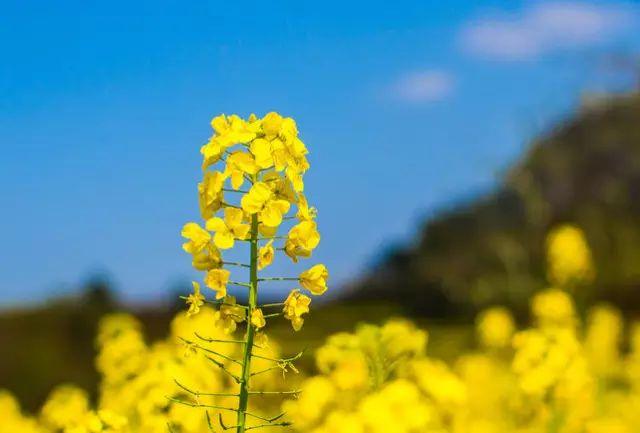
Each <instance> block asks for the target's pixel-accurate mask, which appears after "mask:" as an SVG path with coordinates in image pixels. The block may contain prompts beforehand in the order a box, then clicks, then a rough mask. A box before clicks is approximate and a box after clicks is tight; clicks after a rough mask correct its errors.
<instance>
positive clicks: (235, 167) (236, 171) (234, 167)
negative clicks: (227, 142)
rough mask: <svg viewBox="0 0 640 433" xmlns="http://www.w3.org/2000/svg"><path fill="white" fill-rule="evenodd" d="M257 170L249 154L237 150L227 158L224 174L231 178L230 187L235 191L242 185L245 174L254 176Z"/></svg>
mask: <svg viewBox="0 0 640 433" xmlns="http://www.w3.org/2000/svg"><path fill="white" fill-rule="evenodd" d="M258 168H259V167H258V166H257V165H256V162H255V160H254V159H253V156H251V154H249V153H247V152H243V151H241V150H237V151H235V152H233V153H232V154H231V155H229V157H228V158H227V165H226V167H225V170H224V174H225V176H226V177H231V186H232V187H233V189H236V190H237V189H239V188H240V187H241V186H242V184H243V183H244V176H245V174H249V175H254V174H255V173H256V172H257V171H258Z"/></svg>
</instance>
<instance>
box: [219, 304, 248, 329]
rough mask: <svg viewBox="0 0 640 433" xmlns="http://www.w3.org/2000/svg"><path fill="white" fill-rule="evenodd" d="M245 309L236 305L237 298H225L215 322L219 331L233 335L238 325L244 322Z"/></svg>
mask: <svg viewBox="0 0 640 433" xmlns="http://www.w3.org/2000/svg"><path fill="white" fill-rule="evenodd" d="M244 318H245V309H244V308H243V307H242V306H240V305H237V304H236V298H235V297H233V296H225V297H224V300H223V302H222V304H221V305H220V309H219V310H218V311H216V314H215V317H214V320H215V324H216V326H217V327H218V328H219V329H222V330H223V331H224V333H225V334H231V333H233V332H234V331H235V330H236V324H237V323H241V322H243V321H244Z"/></svg>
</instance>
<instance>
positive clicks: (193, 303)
mask: <svg viewBox="0 0 640 433" xmlns="http://www.w3.org/2000/svg"><path fill="white" fill-rule="evenodd" d="M191 284H192V285H193V293H192V294H190V295H189V296H187V305H188V306H189V310H188V311H187V316H193V315H195V314H198V313H199V312H200V307H202V306H203V305H204V301H205V298H204V296H202V294H201V293H200V284H199V283H197V282H196V281H192V282H191Z"/></svg>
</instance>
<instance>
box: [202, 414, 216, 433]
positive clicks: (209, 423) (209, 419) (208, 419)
mask: <svg viewBox="0 0 640 433" xmlns="http://www.w3.org/2000/svg"><path fill="white" fill-rule="evenodd" d="M204 412H205V413H206V414H207V427H209V431H210V432H211V433H216V431H215V430H214V429H213V424H211V417H210V416H209V411H208V410H205V411H204Z"/></svg>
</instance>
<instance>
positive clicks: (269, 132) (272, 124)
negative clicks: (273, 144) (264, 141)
mask: <svg viewBox="0 0 640 433" xmlns="http://www.w3.org/2000/svg"><path fill="white" fill-rule="evenodd" d="M282 120H283V119H282V116H281V115H279V114H278V113H276V112H273V111H272V112H270V113H267V114H266V115H265V116H264V117H263V118H262V132H264V135H266V136H267V137H273V136H277V135H278V134H279V133H280V127H281V126H282Z"/></svg>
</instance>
